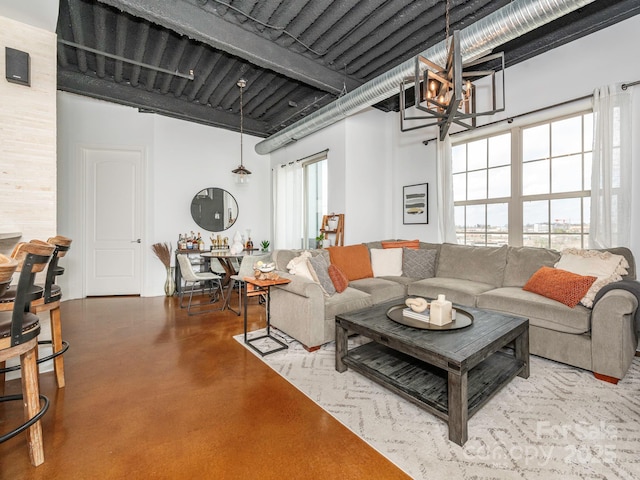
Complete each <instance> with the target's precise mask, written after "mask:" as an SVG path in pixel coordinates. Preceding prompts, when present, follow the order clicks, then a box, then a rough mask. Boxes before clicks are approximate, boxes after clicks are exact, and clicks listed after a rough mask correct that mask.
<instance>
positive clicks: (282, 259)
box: [271, 248, 329, 272]
mask: <svg viewBox="0 0 640 480" xmlns="http://www.w3.org/2000/svg"><path fill="white" fill-rule="evenodd" d="M305 251H306V252H310V253H311V255H312V256H314V257H315V256H316V255H324V259H325V260H326V261H327V263H329V252H327V251H326V250H324V249H321V248H313V249H310V250H301V249H286V248H285V249H276V250H274V251H273V252H272V254H271V260H272V261H273V262H274V263H275V264H276V270H280V271H281V272H284V271H286V270H287V265H288V264H289V262H290V261H291V260H292V259H294V258H295V257H297V256H299V255H300V254H301V253H302V252H305Z"/></svg>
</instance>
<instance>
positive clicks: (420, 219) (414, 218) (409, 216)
mask: <svg viewBox="0 0 640 480" xmlns="http://www.w3.org/2000/svg"><path fill="white" fill-rule="evenodd" d="M402 218H403V221H402V223H404V224H405V225H407V224H411V223H429V184H428V183H418V184H417V185H406V186H405V187H403V188H402Z"/></svg>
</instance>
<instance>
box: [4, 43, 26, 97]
mask: <svg viewBox="0 0 640 480" xmlns="http://www.w3.org/2000/svg"><path fill="white" fill-rule="evenodd" d="M4 50H5V58H6V65H5V66H6V69H5V71H6V76H7V81H9V82H12V83H18V84H20V85H26V86H28V87H30V86H31V79H30V77H29V54H28V53H27V52H21V51H20V50H16V49H14V48H9V47H5V48H4Z"/></svg>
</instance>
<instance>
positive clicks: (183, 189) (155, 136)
mask: <svg viewBox="0 0 640 480" xmlns="http://www.w3.org/2000/svg"><path fill="white" fill-rule="evenodd" d="M58 138H59V143H58V146H59V149H58V174H59V179H58V191H59V197H58V199H59V201H58V210H59V223H58V226H59V232H60V233H61V234H63V235H67V236H69V237H71V238H73V239H74V243H73V247H72V250H73V254H71V252H70V254H69V255H67V257H65V265H67V266H68V268H67V272H68V275H67V273H66V272H65V275H64V276H63V277H61V278H60V283H61V286H62V288H64V289H65V296H66V298H79V297H82V296H83V289H82V282H83V272H84V232H83V231H82V221H81V219H82V218H84V207H83V205H84V203H83V201H82V198H83V187H84V186H83V179H82V178H81V174H82V168H81V167H82V165H81V164H80V161H81V159H80V156H79V151H78V149H79V147H80V146H83V145H91V146H109V147H113V146H120V147H132V146H135V147H141V148H143V149H144V151H145V156H146V172H145V195H146V198H145V214H144V226H143V229H144V234H143V239H142V240H143V251H144V252H145V257H144V265H143V272H144V274H143V275H144V278H143V287H142V295H143V296H153V295H162V294H163V285H164V278H165V272H164V267H163V266H162V264H161V263H160V262H159V261H158V260H157V259H156V258H155V256H153V254H152V253H151V249H150V246H151V245H152V244H153V243H156V242H163V241H166V242H171V243H172V244H173V246H174V248H175V245H176V241H177V238H178V234H179V233H185V232H189V231H191V230H193V231H195V232H198V231H201V232H202V235H203V237H204V238H206V239H207V243H208V238H209V233H207V232H204V231H202V229H201V228H200V227H198V225H197V224H196V223H195V222H194V221H193V219H192V218H191V213H190V204H191V200H192V198H193V196H194V195H195V194H196V193H197V192H198V191H200V190H202V189H203V188H206V187H220V188H224V189H225V190H227V191H229V192H230V193H231V194H232V195H233V196H234V197H235V198H236V200H237V202H238V206H239V215H238V220H237V222H236V224H235V225H234V226H233V227H232V228H231V229H230V230H228V231H226V232H224V236H229V237H232V236H233V234H234V233H235V232H236V230H240V231H241V232H242V233H244V234H246V229H247V228H251V230H252V232H251V236H252V239H253V240H254V243H257V242H259V241H261V240H264V239H268V238H269V234H270V229H269V198H270V183H269V161H268V159H265V158H264V157H259V156H258V155H257V154H256V153H255V152H254V145H255V144H256V143H257V142H258V141H259V139H258V138H255V137H251V136H248V135H245V136H244V164H245V165H246V166H247V168H249V170H251V171H252V182H251V183H250V184H249V185H246V186H242V187H240V186H236V184H235V183H233V176H232V174H231V170H232V169H234V168H235V167H237V166H238V164H239V163H240V136H239V134H238V133H234V132H230V131H227V130H222V129H219V128H212V127H207V126H204V125H200V124H195V123H190V122H185V121H182V120H176V119H172V118H167V117H163V116H159V115H153V114H143V113H139V112H138V110H137V109H135V108H130V107H124V106H121V105H116V104H113V103H108V102H103V101H99V100H94V99H90V98H87V97H81V96H78V95H73V94H69V93H65V92H59V93H58ZM78 219H80V221H78ZM67 292H68V294H67Z"/></svg>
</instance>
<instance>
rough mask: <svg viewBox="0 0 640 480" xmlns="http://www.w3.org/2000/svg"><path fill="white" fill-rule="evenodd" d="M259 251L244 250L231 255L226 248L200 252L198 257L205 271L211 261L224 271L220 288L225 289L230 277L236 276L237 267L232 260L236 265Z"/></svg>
mask: <svg viewBox="0 0 640 480" xmlns="http://www.w3.org/2000/svg"><path fill="white" fill-rule="evenodd" d="M259 251H260V250H259V249H257V248H254V249H248V250H247V249H244V250H242V252H240V253H231V251H230V250H229V249H228V248H224V249H216V250H211V251H208V252H202V253H201V254H200V256H201V257H202V258H203V259H204V262H205V266H206V269H207V270H210V269H211V261H212V260H213V259H216V260H217V261H218V262H219V263H220V265H221V266H222V268H223V269H224V275H223V277H222V280H221V281H222V286H223V287H226V286H227V285H228V284H229V281H230V279H231V275H237V274H238V266H236V264H235V262H234V260H237V261H238V265H239V264H240V263H241V262H242V258H243V257H245V256H247V255H253V254H254V253H256V252H259Z"/></svg>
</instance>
